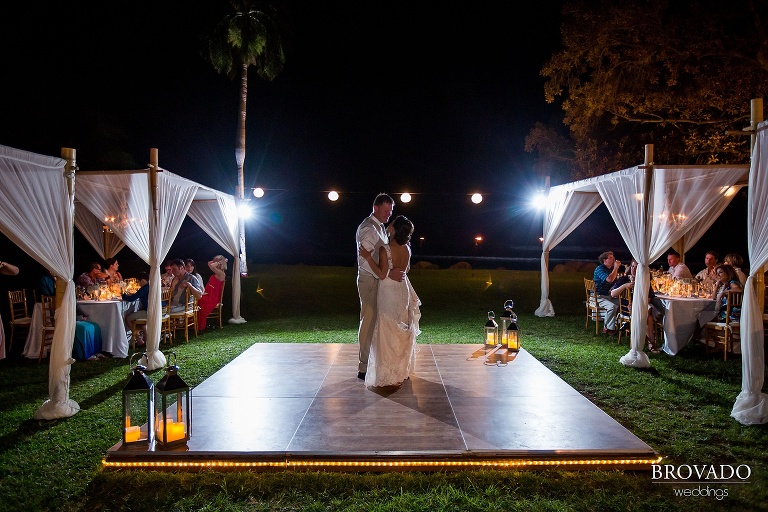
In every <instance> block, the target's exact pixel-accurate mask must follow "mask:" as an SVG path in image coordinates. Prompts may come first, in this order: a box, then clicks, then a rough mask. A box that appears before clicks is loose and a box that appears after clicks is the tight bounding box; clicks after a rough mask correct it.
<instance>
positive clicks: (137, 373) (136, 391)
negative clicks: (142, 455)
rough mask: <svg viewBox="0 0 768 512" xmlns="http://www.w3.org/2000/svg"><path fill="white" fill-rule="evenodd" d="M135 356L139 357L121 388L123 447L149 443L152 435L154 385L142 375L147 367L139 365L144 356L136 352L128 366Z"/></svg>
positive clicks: (131, 362)
mask: <svg viewBox="0 0 768 512" xmlns="http://www.w3.org/2000/svg"><path fill="white" fill-rule="evenodd" d="M135 356H141V357H140V358H139V359H138V362H137V364H136V365H135V366H133V367H132V368H131V373H130V374H129V375H128V382H127V383H126V385H125V387H124V388H123V423H122V425H123V445H130V444H133V443H147V444H148V443H149V442H150V441H151V440H152V436H153V435H154V430H153V425H154V422H153V420H154V412H155V403H154V398H155V396H154V394H153V391H154V390H153V387H154V384H153V383H152V380H150V378H149V377H147V375H146V374H145V373H144V372H145V371H147V367H146V366H144V365H143V364H140V363H141V359H142V358H144V357H146V354H139V353H138V352H137V353H136V354H134V355H133V356H131V359H130V360H129V366H131V365H132V364H133V360H134V357H135Z"/></svg>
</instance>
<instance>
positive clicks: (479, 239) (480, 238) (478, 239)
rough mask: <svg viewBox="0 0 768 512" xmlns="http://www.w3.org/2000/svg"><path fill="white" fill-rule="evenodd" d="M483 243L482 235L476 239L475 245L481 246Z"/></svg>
mask: <svg viewBox="0 0 768 512" xmlns="http://www.w3.org/2000/svg"><path fill="white" fill-rule="evenodd" d="M482 241H483V237H481V236H480V235H478V236H476V237H475V244H479V243H480V242H482Z"/></svg>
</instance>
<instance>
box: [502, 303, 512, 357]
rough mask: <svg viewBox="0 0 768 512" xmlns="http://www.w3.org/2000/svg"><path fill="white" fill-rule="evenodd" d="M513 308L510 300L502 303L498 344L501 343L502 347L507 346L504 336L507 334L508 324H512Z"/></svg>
mask: <svg viewBox="0 0 768 512" xmlns="http://www.w3.org/2000/svg"><path fill="white" fill-rule="evenodd" d="M513 307H515V303H514V302H512V301H511V300H508V301H506V302H505V303H504V312H503V313H502V314H501V317H500V318H501V323H500V324H499V343H501V346H502V347H506V346H507V339H506V338H505V336H504V335H505V334H506V332H507V327H509V324H510V323H512V314H513V313H512V308H513Z"/></svg>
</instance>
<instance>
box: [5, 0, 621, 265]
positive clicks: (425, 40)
mask: <svg viewBox="0 0 768 512" xmlns="http://www.w3.org/2000/svg"><path fill="white" fill-rule="evenodd" d="M201 3H203V4H206V6H193V5H187V4H184V5H182V4H180V3H178V2H150V1H146V0H139V1H133V2H122V1H118V2H106V3H105V2H99V3H96V2H71V3H66V4H64V3H61V4H56V5H54V6H46V7H40V6H39V5H37V4H34V3H28V5H26V6H23V7H14V9H15V10H16V11H17V12H14V13H11V14H10V15H8V17H7V18H6V20H7V21H6V24H5V27H4V30H3V31H2V32H1V33H0V47H2V48H3V53H4V61H5V62H4V65H3V75H4V80H3V82H4V90H5V94H4V97H3V98H4V100H3V103H4V106H3V109H2V111H3V122H2V123H0V144H4V145H8V146H12V147H17V148H20V149H24V150H29V151H33V152H37V153H42V154H50V155H58V154H59V152H60V148H61V147H63V146H67V147H74V148H76V149H77V151H78V154H77V157H78V164H79V166H80V168H81V169H82V170H96V169H104V168H105V165H106V164H105V163H104V162H106V161H109V162H122V164H114V163H112V164H111V166H110V168H115V167H118V166H119V167H120V168H143V167H144V166H145V165H146V162H147V161H148V155H149V148H150V147H157V148H158V149H159V155H160V165H161V166H162V167H164V168H166V169H168V170H170V171H172V172H175V173H177V174H180V175H182V176H185V177H188V178H190V179H193V180H196V181H199V182H200V183H202V184H204V185H208V186H211V187H214V188H217V189H219V190H222V191H225V192H230V193H234V187H235V184H236V170H235V163H234V141H235V130H236V122H237V116H236V112H237V99H238V98H237V91H238V83H237V81H230V80H229V79H228V78H226V77H224V76H220V75H217V74H216V73H215V72H214V71H213V69H212V68H211V67H210V65H209V64H207V63H206V62H205V61H203V59H202V58H201V57H200V52H199V49H200V44H199V40H198V38H199V36H200V34H201V33H202V32H203V30H204V29H205V28H206V27H207V26H208V24H209V23H210V21H211V20H215V19H217V17H218V15H217V14H216V13H214V12H211V11H210V7H207V4H209V3H210V2H201ZM561 3H562V2H560V1H551V0H544V1H539V2H534V3H531V4H527V5H526V6H525V9H524V10H523V9H522V7H519V8H515V7H512V6H511V5H510V4H509V3H505V2H493V3H492V2H474V3H468V2H462V3H459V4H458V5H455V6H447V5H445V4H443V5H441V6H440V7H439V8H434V7H431V6H428V3H427V2H404V1H400V2H360V1H350V0H343V1H339V0H337V1H331V0H320V1H313V2H309V1H308V2H289V4H288V5H289V6H290V10H289V19H290V22H291V26H292V28H293V37H292V39H291V41H290V44H289V46H288V50H287V52H288V53H287V60H286V66H285V69H284V71H283V73H281V74H280V75H279V76H278V77H277V78H276V79H275V80H274V81H273V82H265V81H263V80H262V79H260V78H259V77H258V76H257V75H256V74H255V73H252V74H251V75H250V78H249V97H248V117H247V157H246V162H245V164H246V176H245V180H246V186H247V187H253V186H262V187H265V188H266V189H268V190H267V196H266V197H265V198H264V199H262V200H261V201H259V203H258V205H257V219H256V220H255V221H252V222H251V223H250V224H249V225H248V228H247V239H248V250H249V254H248V256H249V259H251V260H255V261H257V262H260V261H264V262H275V261H285V262H295V261H303V262H305V263H326V262H328V263H340V264H350V265H351V264H352V262H353V261H354V242H353V237H354V230H355V228H356V226H357V224H358V223H359V222H360V220H362V218H363V217H364V216H365V215H367V214H368V213H369V212H370V209H371V201H372V199H373V197H374V196H375V194H376V193H378V192H381V191H385V192H389V193H391V194H393V196H395V198H396V199H398V197H397V196H396V194H399V193H400V192H402V191H405V190H407V191H409V192H411V193H412V194H415V195H414V201H413V202H412V203H410V204H408V205H405V204H402V203H400V202H399V200H398V203H397V205H396V207H395V214H398V213H404V214H406V215H408V216H409V217H410V218H412V220H413V221H414V224H415V225H416V233H415V236H416V237H417V238H418V237H420V236H423V237H425V240H424V241H423V242H421V243H419V244H418V246H417V245H416V244H414V252H415V254H416V255H417V256H419V255H422V256H424V259H429V256H433V257H434V256H438V255H440V256H455V257H459V258H460V257H462V256H467V257H472V256H485V257H500V258H509V257H515V256H525V257H534V258H537V257H538V254H537V251H538V250H539V247H538V241H537V237H538V235H539V232H540V229H541V228H540V225H541V217H538V216H536V215H535V214H534V213H533V212H532V211H530V210H529V209H528V208H527V206H526V199H527V198H528V197H529V195H530V193H531V191H532V190H534V189H535V188H537V187H539V186H541V184H542V182H541V180H540V179H539V178H537V177H536V176H534V175H533V173H532V172H531V171H530V168H531V164H532V156H531V155H530V154H527V153H525V151H524V150H523V145H524V138H525V135H526V134H527V132H528V131H529V130H530V128H531V127H532V126H533V124H534V123H535V122H536V121H547V120H548V119H549V118H551V117H554V116H557V114H558V112H557V110H556V109H555V107H552V106H547V105H546V104H545V102H544V95H543V79H542V77H541V76H540V75H539V71H540V70H541V67H542V65H543V64H544V63H545V62H546V60H547V59H548V58H549V56H550V55H551V53H552V51H553V50H554V49H556V48H557V46H558V44H559V27H560V22H559V6H560V4H561ZM517 9H520V10H519V11H518V10H517ZM330 189H336V190H339V192H340V193H341V194H342V199H341V200H340V201H339V202H338V203H335V204H331V203H329V202H328V201H327V199H326V198H325V191H327V190H330ZM476 191H479V192H483V193H484V194H485V195H486V199H485V201H484V202H483V203H482V204H481V205H479V206H478V205H472V204H471V203H470V201H469V195H470V194H471V193H472V192H476ZM603 217H605V215H603ZM607 222H608V224H609V227H608V230H609V231H610V230H615V228H614V227H613V224H612V222H611V221H610V219H609V218H608V221H607ZM188 223H189V224H191V223H190V222H189V221H187V223H185V227H184V228H183V230H182V233H181V234H180V238H179V241H178V242H177V244H175V245H174V248H172V250H171V253H170V254H169V256H191V257H195V258H196V259H199V260H203V259H205V258H208V257H210V256H211V255H212V254H208V253H209V252H210V249H208V248H203V247H204V246H203V245H202V244H208V245H210V242H209V240H208V239H207V237H205V240H203V242H201V245H200V246H199V248H197V247H198V246H197V245H195V244H196V243H198V242H197V238H199V237H198V236H197V233H198V232H199V230H196V228H195V227H194V225H191V227H190V226H189V225H187V224H188ZM601 231H602V232H601ZM605 231H606V230H605V229H602V230H599V229H597V230H596V229H594V228H591V227H589V226H585V227H584V228H582V229H580V230H579V233H578V234H577V236H575V237H574V236H572V237H570V238H569V239H568V240H566V242H565V243H564V245H568V244H571V245H575V246H579V247H587V248H588V249H589V250H591V251H592V252H594V251H597V252H594V255H591V253H590V252H589V251H588V252H587V254H585V255H584V257H591V256H596V254H597V253H598V252H599V248H595V244H600V243H603V242H602V240H604V239H605V237H606V234H605ZM476 235H482V236H484V237H485V241H484V242H483V243H482V244H481V245H480V246H478V247H475V245H474V241H473V238H474V237H475V236H476ZM180 247H181V248H183V250H184V251H188V252H192V254H189V253H185V254H175V253H176V252H178V251H179V250H180V249H179V248H180ZM126 251H127V250H126ZM199 252H203V254H198V253H199ZM553 256H555V255H553ZM503 264H504V263H499V264H498V265H493V266H502V265H503Z"/></svg>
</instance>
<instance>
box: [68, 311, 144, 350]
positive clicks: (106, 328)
mask: <svg viewBox="0 0 768 512" xmlns="http://www.w3.org/2000/svg"><path fill="white" fill-rule="evenodd" d="M136 305H137V303H136V302H123V301H121V300H79V301H77V310H78V312H79V313H82V314H84V315H88V320H90V321H91V322H95V323H97V324H99V327H101V349H102V350H103V351H104V352H109V353H110V354H112V357H121V358H122V357H128V335H127V334H126V331H125V323H124V321H123V317H124V315H125V314H127V313H128V312H131V311H134V310H135V308H136Z"/></svg>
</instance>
